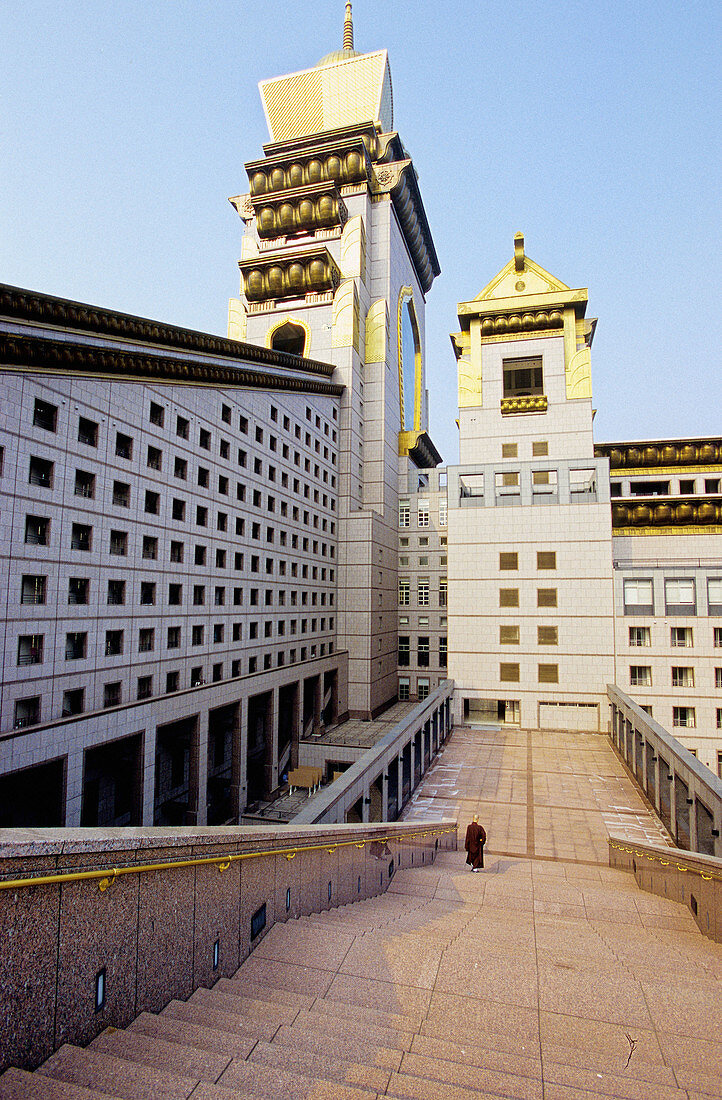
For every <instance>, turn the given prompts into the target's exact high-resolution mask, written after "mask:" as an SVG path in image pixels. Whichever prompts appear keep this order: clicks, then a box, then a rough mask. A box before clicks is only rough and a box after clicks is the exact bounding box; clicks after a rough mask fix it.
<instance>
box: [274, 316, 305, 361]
mask: <svg viewBox="0 0 722 1100" xmlns="http://www.w3.org/2000/svg"><path fill="white" fill-rule="evenodd" d="M271 347H272V348H273V349H274V351H286V352H289V353H290V354H291V355H303V354H304V352H305V350H306V331H305V329H303V328H302V327H301V325H294V324H293V322H292V321H286V322H285V323H284V324H282V325H280V326H279V327H278V328H277V329H276V330H275V332H273V333H272V334H271Z"/></svg>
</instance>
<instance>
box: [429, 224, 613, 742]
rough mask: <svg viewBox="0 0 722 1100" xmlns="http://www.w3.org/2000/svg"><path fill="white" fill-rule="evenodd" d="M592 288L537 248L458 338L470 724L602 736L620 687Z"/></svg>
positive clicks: (454, 636) (453, 506) (500, 277)
mask: <svg viewBox="0 0 722 1100" xmlns="http://www.w3.org/2000/svg"><path fill="white" fill-rule="evenodd" d="M586 306H587V291H586V290H584V289H576V290H574V289H572V288H570V287H568V286H567V285H566V284H565V283H563V282H561V281H560V280H559V279H557V278H555V276H553V275H551V274H550V273H549V272H548V271H545V270H544V269H543V268H542V267H540V266H539V265H538V264H536V263H534V261H533V260H531V259H530V258H529V257H528V256H527V255H526V252H525V248H524V237H523V235H522V234H521V233H517V234H516V237H515V238H514V255H513V256H512V258H511V260H510V261H509V262H508V263H507V264H506V266H505V267H504V268H502V270H501V271H500V272H499V273H498V274H497V275H496V276H495V277H494V278H493V279H492V280H491V282H490V283H488V284H487V286H485V287H484V289H483V290H482V291H481V292H480V294H478V295H477V297H476V298H474V299H473V301H471V302H462V303H461V304H460V305H459V322H460V326H461V331H460V332H456V333H454V334H453V335H452V338H451V339H452V344H453V346H454V351H455V353H456V358H457V361H458V374H459V426H460V463H461V464H460V466H459V467H457V468H455V469H452V470H450V471H449V489H448V492H449V614H448V620H449V675H450V677H451V678H452V679H454V680H455V681H456V684H457V704H456V705H457V716H458V717H459V718H461V717H462V716H463V715H464V713H465V712H466V714H467V715H469V714H477V715H480V716H482V717H483V718H485V719H490V720H493V721H497V720H499V719H500V720H501V721H506V722H509V723H514V724H519V723H520V722H521V723H522V724H523V725H526V726H532V727H535V726H536V727H538V728H540V729H544V728H571V729H584V728H587V729H601V728H604V723H606V684H607V683H610V682H611V681H612V679H613V675H614V664H613V643H612V638H613V599H612V577H611V521H610V507H609V470H608V463H607V460H606V459H604V458H601V459H600V458H595V455H594V444H593V439H592V419H593V410H592V389H591V351H590V349H591V343H592V337H593V335H594V327H595V324H596V322H595V321H594V320H587V319H586V317H585V312H586Z"/></svg>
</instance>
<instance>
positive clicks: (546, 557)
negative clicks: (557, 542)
mask: <svg viewBox="0 0 722 1100" xmlns="http://www.w3.org/2000/svg"><path fill="white" fill-rule="evenodd" d="M536 567H537V569H556V567H557V555H556V551H555V550H537V554H536Z"/></svg>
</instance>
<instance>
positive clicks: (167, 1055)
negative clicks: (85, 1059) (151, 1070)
mask: <svg viewBox="0 0 722 1100" xmlns="http://www.w3.org/2000/svg"><path fill="white" fill-rule="evenodd" d="M88 1050H97V1051H100V1052H101V1053H103V1054H112V1055H113V1056H114V1057H116V1058H127V1059H128V1061H130V1062H137V1063H138V1064H139V1065H143V1066H162V1067H163V1070H164V1071H165V1070H170V1071H171V1072H172V1073H179V1074H181V1076H183V1077H193V1078H195V1079H196V1080H198V1081H217V1080H218V1078H219V1077H220V1076H221V1074H222V1073H223V1071H224V1069H225V1068H226V1066H227V1065H228V1063H229V1062H230V1061H231V1055H230V1054H219V1053H218V1052H217V1051H208V1050H199V1049H198V1048H197V1047H192V1046H190V1045H188V1046H179V1045H178V1043H171V1042H168V1040H167V1039H161V1038H159V1037H158V1036H156V1035H144V1034H143V1033H142V1032H140V1031H104V1032H102V1034H100V1035H98V1036H97V1038H95V1039H93V1041H92V1043H91V1044H90V1046H89V1047H88Z"/></svg>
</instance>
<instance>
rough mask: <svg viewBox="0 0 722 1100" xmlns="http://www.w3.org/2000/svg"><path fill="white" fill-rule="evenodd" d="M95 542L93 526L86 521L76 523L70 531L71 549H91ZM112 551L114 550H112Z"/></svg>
mask: <svg viewBox="0 0 722 1100" xmlns="http://www.w3.org/2000/svg"><path fill="white" fill-rule="evenodd" d="M92 542H93V528H92V527H88V526H87V525H86V524H84V523H74V524H73V525H72V528H71V531H70V549H71V550H84V551H90V549H91V547H92ZM111 553H112V550H111Z"/></svg>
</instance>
